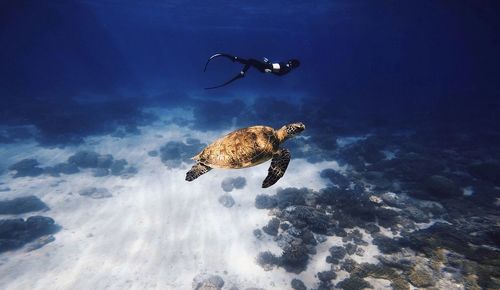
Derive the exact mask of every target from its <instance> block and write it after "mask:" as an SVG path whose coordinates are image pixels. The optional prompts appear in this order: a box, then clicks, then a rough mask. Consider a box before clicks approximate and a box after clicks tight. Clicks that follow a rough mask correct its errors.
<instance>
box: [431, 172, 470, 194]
mask: <svg viewBox="0 0 500 290" xmlns="http://www.w3.org/2000/svg"><path fill="white" fill-rule="evenodd" d="M424 186H425V188H426V189H427V190H428V191H429V192H430V193H432V197H433V198H451V197H458V196H462V190H460V188H459V187H458V186H457V185H455V184H454V183H453V181H451V180H450V179H448V178H446V177H444V176H441V175H433V176H431V177H429V178H427V179H426V180H425V183H424Z"/></svg>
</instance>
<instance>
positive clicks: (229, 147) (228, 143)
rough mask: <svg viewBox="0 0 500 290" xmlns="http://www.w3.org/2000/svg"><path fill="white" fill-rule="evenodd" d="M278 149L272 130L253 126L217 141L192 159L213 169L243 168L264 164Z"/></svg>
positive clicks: (277, 141)
mask: <svg viewBox="0 0 500 290" xmlns="http://www.w3.org/2000/svg"><path fill="white" fill-rule="evenodd" d="M278 149H279V140H278V137H277V136H276V132H275V131H274V129H273V128H271V127H267V126H253V127H248V128H243V129H239V130H236V131H233V132H231V133H229V134H227V135H226V136H224V137H222V138H219V139H217V140H216V141H214V142H213V143H212V144H210V145H208V146H207V147H205V149H203V150H202V151H201V152H200V153H199V154H198V155H196V156H194V157H193V159H194V160H196V161H198V162H200V163H202V164H205V165H207V166H210V167H213V168H245V167H250V166H255V165H258V164H261V163H263V162H266V161H267V160H269V159H271V158H272V156H273V153H274V152H276V151H277V150H278Z"/></svg>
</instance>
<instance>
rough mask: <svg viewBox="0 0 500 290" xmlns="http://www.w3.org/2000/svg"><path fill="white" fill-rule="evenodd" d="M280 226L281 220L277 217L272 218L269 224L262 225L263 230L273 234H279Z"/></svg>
mask: <svg viewBox="0 0 500 290" xmlns="http://www.w3.org/2000/svg"><path fill="white" fill-rule="evenodd" d="M279 226H280V220H279V219H277V218H272V219H271V220H270V221H269V223H268V224H267V225H265V226H264V227H262V230H263V231H264V232H265V233H266V234H268V235H271V236H276V235H278V229H279Z"/></svg>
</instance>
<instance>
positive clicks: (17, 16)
mask: <svg viewBox="0 0 500 290" xmlns="http://www.w3.org/2000/svg"><path fill="white" fill-rule="evenodd" d="M499 12H500V2H498V1H310V2H305V1H212V2H211V1H146V2H143V1H91V0H89V1H2V2H1V4H0V44H1V45H0V82H1V85H0V98H1V100H2V106H1V108H0V113H1V116H0V122H1V123H8V124H35V125H36V126H37V127H38V128H39V129H40V130H41V132H42V135H44V136H45V137H46V139H51V138H53V139H54V140H58V139H57V138H58V137H59V136H62V135H65V134H69V133H75V132H77V133H78V134H82V135H85V134H91V133H96V132H106V130H107V129H109V128H108V125H110V124H111V123H115V122H121V121H124V120H128V121H130V120H134V122H136V121H137V119H141V118H142V116H141V113H140V112H139V110H138V109H139V108H141V107H142V106H147V105H151V103H152V102H154V103H155V104H160V105H162V106H169V105H170V106H177V105H179V104H180V103H182V102H184V103H185V102H188V101H187V99H186V96H189V97H191V98H193V97H196V98H200V99H202V100H204V101H214V102H219V101H225V100H227V99H228V98H235V99H236V101H234V103H232V104H236V105H235V106H236V109H235V111H238V110H239V109H238V108H239V107H238V106H242V104H241V102H248V101H249V98H261V100H262V101H260V102H259V103H258V104H259V105H260V106H262V107H266V110H268V111H269V112H270V113H269V114H272V112H273V110H272V109H271V110H269V108H267V107H269V106H271V105H272V102H273V100H274V101H275V99H279V100H289V99H291V98H302V99H303V100H304V101H303V103H304V104H306V105H305V106H302V107H301V109H300V110H299V109H298V108H297V109H296V110H295V109H294V107H293V106H291V107H289V111H292V110H295V112H291V113H292V114H291V116H292V117H298V118H300V119H301V120H306V121H308V120H309V121H311V116H312V115H314V114H320V113H321V114H323V116H322V118H326V119H328V118H330V117H331V118H333V119H335V118H336V117H338V118H344V119H345V120H353V123H354V120H355V121H356V123H357V124H360V126H365V127H370V126H380V125H383V126H391V125H392V126H396V127H404V126H406V127H409V128H418V127H419V126H424V125H425V126H428V127H440V128H446V129H445V130H448V128H452V129H453V130H459V129H464V128H468V130H470V131H477V130H482V129H485V128H486V129H488V130H491V129H493V130H497V129H498V127H499V125H498V123H500V122H498V119H499V118H498V116H499V115H498V114H499V112H500V100H499V99H500V96H499V92H500V73H499V71H498V69H499V68H500V57H499V51H500V36H499V35H500V33H498V32H499V31H500V18H499V17H498V15H499ZM219 51H223V52H228V53H232V54H235V55H238V56H241V57H253V58H261V57H264V56H265V57H268V58H269V59H271V60H274V61H280V60H286V59H289V58H292V57H293V58H298V59H300V60H301V62H302V65H301V67H300V68H299V69H298V70H296V71H294V72H292V73H291V74H289V75H287V76H284V77H281V78H279V77H276V76H273V75H261V74H260V73H258V72H257V71H254V70H251V71H250V72H249V74H248V76H247V77H246V78H245V79H243V80H239V81H238V82H235V83H233V84H231V85H230V86H227V87H225V88H222V89H218V90H212V91H205V90H203V87H206V86H210V85H214V84H219V83H221V82H223V81H225V80H226V79H228V78H229V77H231V76H233V75H234V74H235V73H237V72H238V71H239V69H240V67H239V66H238V65H236V64H233V63H231V62H229V61H227V60H217V61H214V62H213V63H212V64H211V65H210V67H209V70H208V72H206V73H203V66H204V64H205V61H206V59H207V58H208V57H209V56H210V55H211V54H213V53H215V52H219ZM191 104H192V105H193V106H199V105H200V104H203V103H200V102H192V101H191ZM258 107H259V106H254V109H257V110H259V109H258ZM315 108H316V109H321V110H315ZM226 109H227V110H226V111H230V110H231V106H227V108H226ZM263 110H264V109H263ZM198 111H199V113H200V114H202V113H203V112H204V111H203V110H200V109H198ZM218 111H220V110H213V111H210V110H208V111H207V114H212V115H217V114H219V113H218ZM299 111H300V114H299V115H297V113H298V112H299ZM227 114H229V115H228V117H230V116H231V113H230V112H228V113H227ZM219 117H220V116H216V117H215V121H214V122H216V121H217V120H220V118H219ZM316 117H317V116H316ZM261 119H262V121H265V120H266V116H264V117H263V118H261ZM267 119H269V118H267ZM205 121H210V116H209V117H207V119H206V120H205ZM259 121H260V120H255V122H252V120H246V121H245V122H247V123H258V122H259ZM245 122H242V123H245ZM286 122H287V120H283V123H286ZM138 123H140V122H138ZM222 123H223V122H222ZM222 123H221V124H220V125H221V126H222ZM105 124H106V125H105ZM228 124H229V123H228ZM318 124H319V123H318ZM272 125H275V124H272ZM358 129H359V128H358ZM368 129H369V128H367V130H368ZM344 131H349V130H348V129H347V130H344ZM339 132H340V131H339ZM56 142H57V141H56Z"/></svg>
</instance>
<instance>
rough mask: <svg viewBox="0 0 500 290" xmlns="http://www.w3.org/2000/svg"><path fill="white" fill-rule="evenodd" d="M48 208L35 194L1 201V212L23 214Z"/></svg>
mask: <svg viewBox="0 0 500 290" xmlns="http://www.w3.org/2000/svg"><path fill="white" fill-rule="evenodd" d="M47 209H49V207H48V206H47V205H46V204H45V203H44V202H43V201H41V200H40V199H39V198H38V197H36V196H34V195H30V196H25V197H18V198H14V199H10V200H3V201H0V214H21V213H27V212H32V211H41V210H47Z"/></svg>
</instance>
